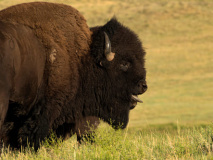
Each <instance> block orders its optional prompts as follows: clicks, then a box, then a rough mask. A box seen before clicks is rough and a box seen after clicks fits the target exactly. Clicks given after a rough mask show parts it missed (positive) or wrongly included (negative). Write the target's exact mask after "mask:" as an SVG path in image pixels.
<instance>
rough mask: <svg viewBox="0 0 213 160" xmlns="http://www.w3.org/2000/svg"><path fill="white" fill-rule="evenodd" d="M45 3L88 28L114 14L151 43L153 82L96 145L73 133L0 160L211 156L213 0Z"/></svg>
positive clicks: (3, 0)
mask: <svg viewBox="0 0 213 160" xmlns="http://www.w3.org/2000/svg"><path fill="white" fill-rule="evenodd" d="M40 1H41V0H40ZM46 1H47V2H59V3H65V4H69V5H72V6H73V7H75V8H77V9H78V10H79V11H80V12H81V13H82V14H83V15H84V16H85V18H86V19H87V22H88V24H89V26H95V25H103V24H104V23H106V22H107V21H108V20H109V19H110V18H111V17H113V16H114V15H115V16H116V17H117V18H118V19H119V20H120V21H121V22H122V23H123V24H124V25H126V26H128V27H129V28H131V29H132V30H134V31H135V32H136V33H137V34H138V35H139V37H140V39H141V40H142V41H143V45H144V47H145V48H146V52H147V55H146V68H147V82H148V87H149V88H148V91H147V92H146V93H145V94H144V95H142V96H141V99H143V101H144V103H143V104H139V105H138V106H137V107H136V109H134V110H133V111H131V114H130V122H129V126H128V129H126V130H125V131H123V132H121V131H119V132H114V131H113V130H111V128H110V127H106V125H104V124H103V125H102V126H101V127H100V131H98V133H97V134H98V136H97V137H98V138H99V140H98V139H97V140H96V141H97V142H96V143H95V144H93V145H91V144H85V145H81V146H78V145H77V143H76V140H75V138H76V137H72V138H71V139H69V140H68V141H66V142H63V143H62V142H59V143H58V144H55V145H53V146H49V145H47V144H46V145H44V146H42V147H41V149H40V150H39V152H38V153H36V154H35V153H34V152H33V151H32V150H31V149H29V150H27V151H25V152H22V153H17V152H12V151H8V152H4V154H2V159H14V158H16V159H52V158H53V157H54V159H213V154H212V142H211V134H212V130H213V127H212V122H213V71H212V70H213V9H212V8H213V2H211V1H210V0H202V1H201V0H185V1H181V0H173V1H170V0H159V1H157V0H156V1H155V0H115V1H112V0H102V1H101V0H66V1H65V0H46ZM22 2H30V1H27V0H10V1H8V0H0V9H3V8H6V7H8V6H11V5H14V4H18V3H22ZM103 130H105V131H103ZM102 132H103V133H102ZM58 141H60V140H58Z"/></svg>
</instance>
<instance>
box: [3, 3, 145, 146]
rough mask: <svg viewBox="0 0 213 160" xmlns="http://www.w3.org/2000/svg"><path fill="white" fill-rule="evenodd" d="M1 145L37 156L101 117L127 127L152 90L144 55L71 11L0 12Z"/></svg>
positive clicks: (127, 39) (120, 34)
mask: <svg viewBox="0 0 213 160" xmlns="http://www.w3.org/2000/svg"><path fill="white" fill-rule="evenodd" d="M0 19H1V21H0V139H1V140H3V143H4V144H5V145H6V146H7V145H10V146H11V147H12V148H20V147H21V145H23V146H26V145H27V144H28V143H30V144H31V145H33V146H34V147H35V149H38V147H39V144H40V142H41V141H42V140H44V139H45V138H46V137H48V136H49V135H50V133H51V131H54V132H55V133H56V134H57V135H58V136H61V137H62V138H64V139H66V138H67V137H70V136H72V134H75V133H76V134H77V137H78V140H79V141H80V140H81V138H82V135H85V134H86V133H87V131H89V130H90V129H89V127H88V126H87V122H88V121H89V122H90V124H91V125H94V128H96V127H97V125H98V124H99V118H100V119H102V120H104V121H106V122H108V123H109V124H110V125H112V126H113V127H114V128H119V127H120V128H125V127H126V125H127V124H128V120H129V111H130V110H131V109H133V108H134V107H135V106H136V104H137V102H142V101H141V100H140V99H139V98H137V95H139V94H143V93H144V92H145V91H146V90H147V85H146V70H145V67H144V56H145V51H144V50H143V48H142V44H141V42H140V40H139V39H138V37H137V36H136V34H135V33H133V32H132V31H131V30H129V29H128V28H127V27H124V26H123V25H121V24H120V23H119V22H118V21H117V20H116V19H111V20H110V21H109V22H108V23H107V24H105V25H104V26H98V27H94V28H91V29H90V28H89V27H88V26H87V24H86V21H85V19H84V18H83V16H82V15H81V14H80V13H79V12H78V11H77V10H75V9H74V8H72V7H70V6H67V5H63V4H54V3H45V2H34V3H26V4H20V5H16V6H13V7H9V8H7V9H4V10H2V11H0Z"/></svg>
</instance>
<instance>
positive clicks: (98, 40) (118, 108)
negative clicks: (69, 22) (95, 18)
mask: <svg viewBox="0 0 213 160" xmlns="http://www.w3.org/2000/svg"><path fill="white" fill-rule="evenodd" d="M91 30H92V32H93V36H92V40H93V41H92V45H91V53H92V55H93V56H94V57H95V63H96V64H97V65H98V67H99V72H100V73H99V76H100V77H99V82H98V83H100V84H101V85H99V88H101V91H100V90H99V91H97V92H99V93H97V94H98V96H99V99H100V101H101V102H100V103H101V107H100V108H99V116H100V117H101V118H102V119H104V120H105V121H107V122H108V123H112V125H113V126H114V127H115V128H117V127H119V126H120V127H121V128H125V127H126V125H127V123H128V120H129V111H130V110H131V109H133V108H134V107H135V106H136V104H137V102H142V101H141V100H140V99H139V98H138V95H140V94H143V93H144V92H145V91H146V90H147V84H146V70H145V67H144V56H145V51H144V50H143V47H142V44H141V41H140V40H139V39H138V36H137V35H136V34H135V33H134V32H132V31H131V30H130V29H128V28H127V27H124V26H123V25H122V24H120V23H119V22H118V21H117V20H116V19H115V18H113V19H111V20H110V21H109V22H108V23H107V24H105V25H104V26H100V27H94V28H91Z"/></svg>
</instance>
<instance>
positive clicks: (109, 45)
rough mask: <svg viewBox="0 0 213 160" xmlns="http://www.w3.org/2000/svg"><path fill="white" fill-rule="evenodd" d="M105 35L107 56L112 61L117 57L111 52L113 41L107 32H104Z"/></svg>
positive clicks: (105, 52)
mask: <svg viewBox="0 0 213 160" xmlns="http://www.w3.org/2000/svg"><path fill="white" fill-rule="evenodd" d="M104 36H105V51H104V54H105V57H106V59H107V60H108V61H112V60H113V59H114V57H115V53H113V52H111V42H110V40H109V37H108V35H107V34H106V32H104Z"/></svg>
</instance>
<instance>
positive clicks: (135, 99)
mask: <svg viewBox="0 0 213 160" xmlns="http://www.w3.org/2000/svg"><path fill="white" fill-rule="evenodd" d="M132 99H133V100H134V101H135V102H140V103H143V101H142V100H140V99H139V98H138V96H136V95H132Z"/></svg>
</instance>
